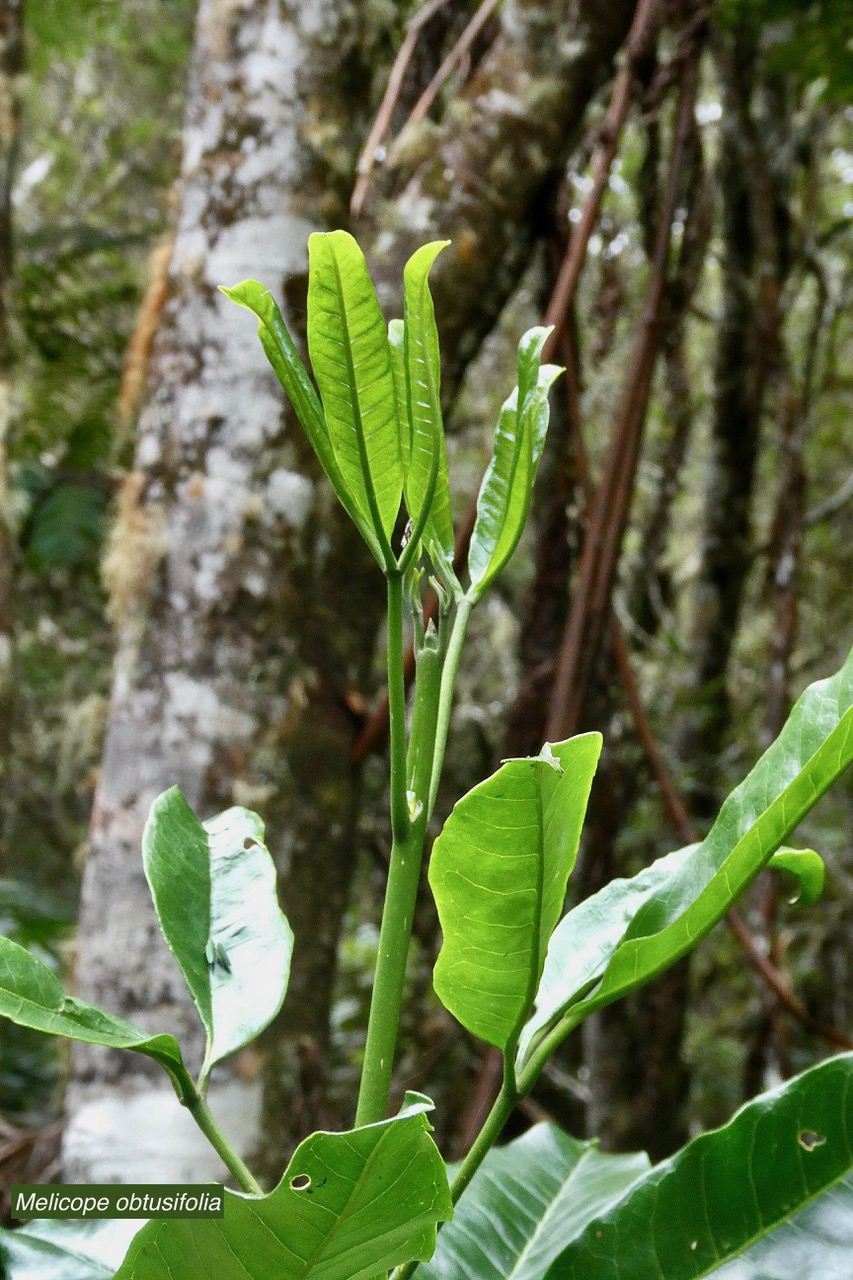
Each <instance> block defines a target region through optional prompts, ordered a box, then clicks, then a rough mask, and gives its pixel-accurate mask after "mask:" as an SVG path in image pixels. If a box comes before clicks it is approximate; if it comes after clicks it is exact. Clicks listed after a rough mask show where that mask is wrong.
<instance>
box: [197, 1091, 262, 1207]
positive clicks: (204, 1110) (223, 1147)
mask: <svg viewBox="0 0 853 1280" xmlns="http://www.w3.org/2000/svg"><path fill="white" fill-rule="evenodd" d="M186 1105H187V1107H188V1108H189V1112H190V1115H191V1116H192V1118H193V1120H195V1122H196V1124H197V1125H198V1127H199V1129H201V1131H202V1133H203V1134H204V1136H205V1137H206V1138H207V1140H208V1142H209V1143H210V1145H211V1146H212V1147H213V1149H214V1151H216V1153H217V1154H218V1155H219V1156H220V1157H221V1158H222V1163H223V1164H224V1165H225V1166H226V1168H227V1169H228V1170H229V1171H230V1172H231V1173H233V1175H234V1177H235V1178H236V1180H237V1182H238V1183H239V1184H240V1186H241V1188H242V1189H243V1191H248V1192H249V1194H250V1195H253V1196H262V1195H263V1194H264V1191H263V1187H262V1186H261V1185H260V1183H259V1182H257V1181H256V1179H255V1178H254V1176H253V1175H252V1173H251V1171H250V1170H249V1169H248V1168H247V1167H246V1165H245V1164H244V1163H243V1161H242V1160H241V1159H240V1157H239V1156H238V1155H237V1152H236V1151H235V1150H234V1148H233V1147H232V1146H231V1143H230V1142H229V1141H228V1139H227V1138H226V1137H225V1134H224V1133H223V1132H222V1130H221V1129H220V1127H219V1125H218V1124H217V1123H216V1121H215V1120H214V1118H213V1113H212V1112H211V1110H210V1107H209V1106H208V1105H207V1103H206V1102H205V1101H204V1099H203V1098H202V1097H201V1096H200V1095H199V1094H196V1095H195V1097H194V1098H191V1099H189V1100H188V1101H187V1104H186Z"/></svg>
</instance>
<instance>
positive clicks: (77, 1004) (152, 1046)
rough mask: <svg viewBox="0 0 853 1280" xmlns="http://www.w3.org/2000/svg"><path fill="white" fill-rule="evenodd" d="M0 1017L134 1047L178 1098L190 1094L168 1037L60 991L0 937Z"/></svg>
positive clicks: (43, 967)
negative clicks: (152, 1062)
mask: <svg viewBox="0 0 853 1280" xmlns="http://www.w3.org/2000/svg"><path fill="white" fill-rule="evenodd" d="M0 1017H4V1018H9V1019H10V1021H12V1022H15V1023H17V1025H18V1026H19V1027H32V1028H33V1030H35V1031H46V1032H48V1034H50V1035H55V1036H66V1037H68V1039H70V1040H83V1041H85V1042H86V1043H87V1044H102V1045H105V1046H106V1047H107V1048H109V1049H135V1050H136V1052H137V1053H144V1054H145V1055H146V1056H147V1057H149V1058H154V1059H155V1061H157V1062H159V1063H160V1065H161V1066H162V1067H164V1068H165V1070H166V1071H167V1072H168V1073H169V1076H170V1077H171V1079H172V1083H173V1084H174V1086H175V1090H176V1092H177V1094H178V1097H179V1098H188V1097H190V1096H192V1093H193V1086H192V1081H191V1079H190V1077H189V1075H188V1074H187V1069H186V1067H185V1066H184V1063H183V1059H182V1058H181V1050H180V1048H179V1047H178V1042H177V1040H176V1039H175V1038H174V1036H170V1035H154V1036H152V1035H150V1034H149V1033H148V1032H147V1031H142V1030H141V1029H140V1028H139V1027H135V1026H133V1024H132V1023H130V1022H125V1021H124V1019H123V1018H115V1017H113V1015H112V1014H109V1013H104V1011H103V1009H97V1008H96V1007H95V1006H94V1005H92V1004H86V1003H85V1001H83V1000H75V999H74V998H73V997H72V996H66V994H65V992H64V991H63V990H62V987H61V986H60V984H59V981H58V980H57V978H56V977H55V976H54V975H53V974H52V973H51V971H50V969H48V968H47V966H46V965H43V964H42V963H41V962H40V961H39V960H36V958H35V957H34V956H31V955H30V953H29V952H28V951H25V950H24V948H23V947H19V946H18V945H17V943H14V942H10V941H9V939H8V938H0Z"/></svg>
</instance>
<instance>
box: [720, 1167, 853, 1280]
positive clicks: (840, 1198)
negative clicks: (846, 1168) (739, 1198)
mask: <svg viewBox="0 0 853 1280" xmlns="http://www.w3.org/2000/svg"><path fill="white" fill-rule="evenodd" d="M851 1258H853V1175H848V1177H846V1178H844V1180H843V1181H842V1182H839V1183H838V1185H837V1186H835V1187H833V1188H832V1190H831V1191H826V1192H824V1194H823V1195H821V1196H818V1198H817V1200H815V1201H814V1203H813V1204H810V1205H809V1206H808V1208H807V1209H802V1210H801V1211H800V1212H799V1213H795V1214H794V1216H793V1218H791V1219H789V1221H787V1222H783V1223H782V1225H781V1226H779V1227H777V1228H776V1229H775V1231H771V1232H770V1234H769V1235H767V1236H765V1237H764V1239H763V1240H759V1241H757V1242H756V1243H755V1244H754V1245H751V1246H750V1248H749V1249H747V1251H746V1253H742V1254H741V1255H740V1256H739V1257H738V1258H735V1259H733V1260H732V1261H731V1262H725V1263H723V1265H722V1266H721V1267H718V1268H717V1270H716V1271H712V1272H711V1273H710V1274H711V1276H713V1280H850V1259H851Z"/></svg>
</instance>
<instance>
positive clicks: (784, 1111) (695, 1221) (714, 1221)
mask: <svg viewBox="0 0 853 1280" xmlns="http://www.w3.org/2000/svg"><path fill="white" fill-rule="evenodd" d="M851 1085H853V1055H850V1054H845V1055H844V1056H842V1057H838V1058H831V1059H830V1060H829V1061H827V1062H822V1063H820V1064H819V1065H818V1066H816V1067H813V1068H812V1069H811V1070H810V1071H806V1072H804V1073H803V1074H802V1075H801V1076H798V1077H796V1079H794V1080H791V1081H789V1082H788V1083H786V1084H785V1085H783V1086H781V1087H780V1088H778V1089H774V1090H773V1091H772V1092H771V1093H766V1094H762V1095H761V1097H759V1098H756V1099H754V1100H753V1101H752V1102H750V1103H748V1104H747V1105H746V1106H745V1107H742V1108H741V1110H740V1111H739V1112H738V1113H737V1115H736V1116H735V1117H734V1119H732V1120H731V1121H730V1122H729V1124H727V1125H726V1126H725V1127H724V1128H722V1129H717V1130H715V1131H714V1132H712V1133H706V1134H702V1135H701V1137H699V1138H695V1139H694V1140H693V1141H692V1142H690V1143H688V1144H687V1146H686V1147H683V1148H682V1150H681V1151H679V1152H678V1153H677V1154H676V1155H675V1156H673V1157H672V1159H671V1160H666V1161H664V1162H663V1163H662V1164H659V1165H657V1166H656V1167H655V1168H654V1169H653V1170H652V1171H651V1172H650V1173H649V1174H647V1175H646V1176H645V1177H643V1178H641V1179H640V1180H639V1181H638V1182H637V1183H636V1184H635V1185H634V1187H633V1188H632V1189H631V1190H630V1191H629V1192H628V1194H627V1195H626V1196H625V1197H624V1199H623V1200H621V1201H620V1202H619V1203H618V1204H616V1205H614V1206H613V1208H611V1209H610V1210H609V1211H607V1212H606V1213H604V1214H601V1215H599V1216H597V1217H596V1218H595V1220H594V1221H593V1222H591V1223H590V1224H589V1226H588V1227H587V1228H586V1230H585V1231H584V1233H583V1234H582V1235H581V1236H580V1237H579V1238H578V1239H577V1240H575V1241H573V1242H572V1243H571V1244H570V1245H569V1246H568V1247H567V1248H566V1249H565V1250H564V1251H563V1253H562V1254H561V1255H560V1257H559V1258H558V1259H557V1260H556V1261H555V1262H554V1263H553V1264H552V1266H551V1267H550V1268H549V1269H548V1271H547V1273H546V1275H547V1280H634V1277H637V1276H666V1280H698V1278H699V1277H700V1276H707V1275H714V1274H715V1273H716V1272H717V1270H718V1268H720V1267H721V1266H722V1264H724V1263H726V1262H727V1261H728V1260H729V1259H730V1258H734V1257H737V1255H738V1254H740V1253H741V1252H743V1251H744V1250H745V1249H747V1248H748V1247H749V1246H751V1245H755V1244H756V1242H757V1241H759V1240H761V1239H762V1238H764V1237H765V1236H767V1235H769V1233H771V1232H773V1231H774V1230H775V1229H776V1228H779V1227H781V1226H782V1224H784V1223H785V1222H787V1220H788V1219H789V1218H791V1216H792V1215H793V1214H795V1213H797V1212H798V1211H799V1210H801V1209H803V1208H805V1207H806V1206H807V1205H810V1204H812V1203H813V1202H818V1203H819V1201H818V1197H820V1196H821V1195H822V1194H823V1193H824V1192H825V1191H827V1190H828V1189H829V1188H831V1187H833V1186H835V1184H836V1183H838V1182H840V1180H841V1179H842V1178H844V1177H846V1176H847V1175H848V1174H849V1172H850V1170H851V1168H853V1088H851ZM724 1274H725V1273H724ZM734 1274H737V1272H736V1271H735V1273H734ZM748 1274H749V1273H748V1272H747V1275H748ZM801 1274H802V1275H803V1276H810V1275H813V1276H815V1277H818V1276H820V1277H821V1280H823V1272H822V1270H821V1269H820V1267H819V1266H818V1267H817V1268H816V1269H815V1270H814V1271H811V1272H809V1271H806V1272H802V1273H801ZM757 1275H766V1273H762V1272H760V1271H759V1272H758V1273H757Z"/></svg>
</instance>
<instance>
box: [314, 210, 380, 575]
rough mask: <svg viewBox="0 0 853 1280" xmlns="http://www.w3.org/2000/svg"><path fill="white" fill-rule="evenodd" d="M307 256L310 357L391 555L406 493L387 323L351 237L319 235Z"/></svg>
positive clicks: (344, 458)
mask: <svg viewBox="0 0 853 1280" xmlns="http://www.w3.org/2000/svg"><path fill="white" fill-rule="evenodd" d="M308 257H309V278H308V351H309V354H310V356H311V365H312V368H313V370H314V376H315V378H316V379H317V385H318V387H319V388H320V395H321V396H322V399H323V408H324V411H325V416H326V424H327V426H328V429H329V435H330V437H331V440H332V447H333V448H334V451H335V458H336V459H337V463H338V467H339V468H340V471H341V474H342V475H343V477H344V481H345V483H346V485H347V488H348V490H349V492H350V493H352V494H353V496H354V498H355V501H356V502H357V504H358V507H359V509H360V511H361V512H362V513H363V515H364V516H366V517H368V518H369V520H370V522H371V524H372V526H373V530H374V533H375V534H376V537H377V539H378V541H379V543H380V546H381V547H382V548H383V549H385V548H388V547H390V538H391V533H392V531H393V528H394V524H395V522H396V520H397V515H398V512H399V510H400V499H401V497H402V492H403V467H402V459H401V455H400V437H399V433H398V429H397V411H396V393H395V389H394V377H393V373H392V370H391V351H390V347H389V345H388V335H387V332H386V328H385V322H384V320H383V319H382V312H381V311H380V309H379V303H378V301H377V299H376V293H375V292H374V289H373V285H372V283H371V280H370V276H369V275H368V272H367V264H366V263H365V261H364V255H363V254H362V252H361V250H360V249H359V247H358V245H357V244H356V242H355V240H353V238H352V236H351V235H348V234H347V232H345V231H332V232H330V233H328V234H320V233H315V234H314V235H312V236H311V237H310V238H309V240H308ZM388 555H389V556H390V551H389V552H388ZM386 567H387V566H386Z"/></svg>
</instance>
